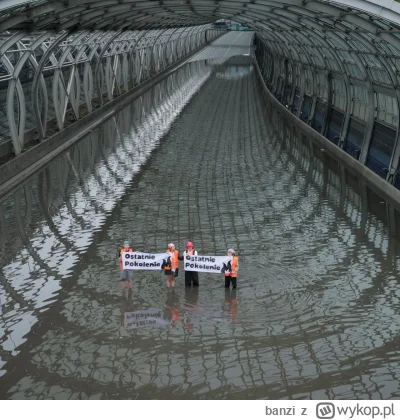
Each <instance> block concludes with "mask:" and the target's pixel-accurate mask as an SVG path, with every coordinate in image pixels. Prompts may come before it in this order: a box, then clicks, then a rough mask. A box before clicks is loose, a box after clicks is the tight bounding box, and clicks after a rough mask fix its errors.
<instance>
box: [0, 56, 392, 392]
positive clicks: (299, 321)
mask: <svg viewBox="0 0 400 420" xmlns="http://www.w3.org/2000/svg"><path fill="white" fill-rule="evenodd" d="M239 64H240V63H239ZM239 64H238V63H235V66H216V67H214V68H211V67H208V66H207V65H206V64H205V63H204V62H197V63H192V64H191V65H190V66H187V67H185V68H182V69H181V70H179V72H178V73H175V74H174V75H173V76H171V77H169V78H168V79H167V80H166V81H164V82H162V83H161V84H160V85H158V86H156V87H155V88H154V89H152V90H151V91H149V92H148V93H147V94H146V95H145V96H143V97H142V98H141V99H139V100H137V101H135V102H134V103H132V105H131V106H129V107H128V108H126V109H125V110H123V111H122V112H121V113H120V114H118V116H117V117H116V118H115V119H112V120H109V121H107V122H106V123H105V124H103V125H102V127H101V128H100V129H99V130H96V131H94V132H93V133H92V134H91V136H89V137H87V138H85V139H83V140H82V141H81V142H80V143H79V144H77V145H76V146H75V147H73V148H71V149H70V150H69V151H68V152H67V153H65V154H63V155H60V156H59V157H58V158H57V159H56V160H54V162H52V163H51V164H50V165H48V166H47V167H46V168H44V169H43V170H42V171H41V172H40V173H38V174H36V175H35V176H33V177H32V178H30V179H29V180H28V181H27V182H26V184H25V185H23V186H21V188H20V189H19V190H17V191H15V192H14V193H13V194H11V195H10V196H8V197H7V198H6V199H4V200H3V201H2V202H1V204H0V205H1V208H0V214H1V219H0V226H1V232H0V233H1V242H0V246H1V260H0V267H1V271H0V299H1V310H2V316H1V318H0V375H1V376H0V396H1V397H2V398H15V399H21V398H34V399H35V398H315V399H325V398H398V396H399V395H400V392H399V379H398V378H399V373H400V372H399V366H398V365H399V363H398V362H399V358H400V357H399V356H400V350H399V344H400V341H399V339H398V332H399V326H400V318H399V311H400V304H399V297H400V291H399V287H398V270H399V258H398V255H399V247H398V242H397V240H396V239H395V237H393V235H392V236H389V227H390V231H391V232H393V229H395V227H394V226H395V224H394V222H398V216H397V213H396V212H395V211H394V210H393V209H391V208H390V207H388V206H387V205H386V204H385V203H384V202H383V201H382V200H381V199H379V197H377V196H375V195H374V194H372V193H371V192H370V191H368V190H367V189H366V188H365V187H362V186H361V185H359V183H358V182H357V181H356V180H352V179H351V178H350V177H349V176H348V175H347V174H346V173H344V171H343V170H342V169H341V168H339V167H338V166H337V165H336V164H335V163H334V162H330V161H328V160H327V159H326V158H325V157H324V156H323V155H322V156H321V155H319V154H318V153H317V152H316V151H315V150H313V149H312V148H311V147H309V146H307V144H306V142H304V141H302V140H301V139H299V138H298V135H297V133H296V132H295V131H292V130H291V129H290V127H286V126H285V124H278V123H275V122H273V121H272V120H273V118H272V120H271V119H268V118H267V115H268V116H271V115H272V114H273V113H272V111H271V110H270V109H269V105H268V104H265V103H264V101H263V98H262V97H261V96H260V93H259V92H260V91H261V89H260V86H259V85H258V82H257V80H256V76H255V73H254V71H253V69H252V67H251V66H248V65H247V64H243V63H242V64H241V65H239ZM179 114H180V115H179ZM178 115H179V116H178ZM168 130H169V132H168V134H167V135H166V136H165V135H164V134H165V133H166V132H167V131H168ZM127 237H128V238H132V239H133V240H134V243H135V247H136V249H138V250H143V251H157V252H161V251H163V250H164V249H165V245H166V243H167V242H168V241H170V240H173V241H174V242H175V243H176V244H178V248H179V249H181V250H183V247H184V244H185V241H186V240H188V239H192V240H193V241H194V242H195V246H196V248H197V250H198V251H199V252H200V253H205V254H214V253H217V254H221V253H225V251H226V249H227V248H228V247H233V248H236V249H237V250H238V253H239V255H240V278H239V287H238V290H237V291H236V292H233V291H228V292H226V291H225V289H224V288H223V278H222V277H218V276H214V275H206V274H202V275H201V280H200V282H201V283H200V288H199V290H191V289H185V287H184V285H183V273H182V274H180V277H179V281H178V285H177V288H176V291H175V292H169V293H168V292H167V291H166V289H165V285H164V279H163V275H162V274H161V273H158V272H135V276H134V277H135V280H134V293H133V296H121V294H120V289H119V286H120V284H119V270H118V262H117V260H116V254H117V249H118V246H119V244H121V242H122V241H123V240H124V239H125V238H127ZM146 308H158V309H159V310H161V311H162V313H163V316H164V317H165V319H167V320H168V325H167V326H166V327H163V328H139V329H135V330H128V329H126V328H125V327H124V323H123V319H124V313H125V312H134V311H137V310H141V309H146Z"/></svg>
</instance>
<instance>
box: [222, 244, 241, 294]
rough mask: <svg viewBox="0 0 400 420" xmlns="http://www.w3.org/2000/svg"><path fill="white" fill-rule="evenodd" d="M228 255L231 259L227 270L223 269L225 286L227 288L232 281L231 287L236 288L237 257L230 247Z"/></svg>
mask: <svg viewBox="0 0 400 420" xmlns="http://www.w3.org/2000/svg"><path fill="white" fill-rule="evenodd" d="M228 256H229V257H232V260H231V261H230V262H229V265H228V270H225V288H226V289H229V287H230V285H231V282H232V289H236V284H237V276H238V273H239V258H238V257H237V256H236V251H235V250H234V249H232V248H230V249H228Z"/></svg>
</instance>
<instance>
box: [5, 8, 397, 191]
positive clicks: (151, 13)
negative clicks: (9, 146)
mask: <svg viewBox="0 0 400 420" xmlns="http://www.w3.org/2000/svg"><path fill="white" fill-rule="evenodd" d="M220 18H224V19H232V20H234V21H237V22H240V23H242V24H244V25H246V26H248V27H249V28H250V29H252V30H254V31H255V32H256V33H257V36H256V43H257V46H258V47H259V48H258V51H257V52H256V55H257V59H258V61H259V63H260V67H261V70H262V71H263V73H264V77H265V81H266V82H267V84H268V86H269V87H270V89H271V90H272V92H273V93H274V94H275V96H277V97H278V99H280V100H281V101H282V102H284V103H285V105H287V107H288V108H289V109H290V110H291V111H292V112H294V113H296V114H297V116H299V117H300V118H302V119H303V120H304V121H306V122H308V123H309V124H310V125H312V126H313V127H314V128H315V129H317V130H318V131H320V132H321V133H322V134H324V135H326V136H327V137H328V138H330V139H331V140H332V141H334V142H335V143H336V144H338V145H339V146H340V147H342V148H344V149H345V150H346V151H347V152H349V153H351V154H352V155H353V156H354V157H355V158H357V159H359V160H360V161H361V162H363V163H364V164H367V165H368V166H369V167H370V168H371V169H372V170H374V171H375V172H377V173H378V174H379V175H380V176H382V177H384V178H386V179H388V180H390V181H391V182H393V183H396V182H397V181H396V176H397V173H398V166H399V159H400V142H399V129H398V126H399V108H400V89H399V76H400V3H396V2H395V1H393V0H337V1H334V2H333V1H324V0H242V1H234V0H230V1H218V0H217V1H216V0H212V1H211V0H185V1H181V0H159V1H148V0H147V1H143V0H142V1H140V0H100V1H99V0H31V1H27V0H3V1H2V3H1V5H0V35H2V37H1V38H0V60H1V59H2V56H4V54H5V53H6V51H7V50H8V51H9V50H10V48H11V47H13V48H14V49H15V40H16V38H15V37H17V38H18V41H19V40H20V39H22V36H23V35H24V36H25V37H26V36H34V40H35V45H34V47H35V48H36V47H37V45H38V44H40V42H43V43H44V42H48V41H49V39H51V40H52V41H51V42H53V38H54V37H57V42H59V44H60V45H62V42H64V44H63V45H65V44H67V45H68V47H67V49H68V48H70V46H71V45H72V46H73V47H74V48H77V46H80V43H81V42H86V43H87V44H90V43H91V44H92V45H97V44H99V45H101V48H100V49H107V48H108V47H110V45H112V42H113V41H114V40H118V41H121V39H122V40H124V42H125V44H124V48H125V50H126V51H128V50H129V48H132V45H136V43H137V42H138V34H140V33H141V32H145V33H146V34H147V33H148V31H150V32H151V33H152V40H151V41H150V42H149V43H148V44H147V45H148V47H149V48H150V50H151V53H152V54H153V52H154V51H153V50H154V48H153V47H154V45H156V43H157V42H159V41H160V39H163V40H164V41H163V42H165V43H168V42H169V40H170V39H171V37H172V38H176V39H177V41H176V44H179V42H180V38H181V35H178V33H179V34H180V33H184V32H182V31H183V30H184V28H183V27H185V28H186V29H185V30H186V31H187V32H185V33H184V36H183V37H182V38H187V39H188V45H186V46H185V47H184V48H185V52H188V51H189V52H190V51H193V50H194V48H196V47H199V46H202V35H201V36H200V35H199V34H202V33H205V32H206V31H207V30H208V29H210V28H211V26H210V24H211V23H212V22H214V21H215V20H217V19H220ZM194 28H199V29H198V31H197V32H196V29H194ZM200 28H201V29H200ZM161 30H164V32H155V31H161ZM177 31H179V32H177ZM105 32H107V33H108V34H111V35H109V36H108V38H106V40H105V41H104V40H103V41H99V35H98V34H99V33H105ZM194 33H197V35H198V39H197V40H196V42H195V43H194V44H193V43H192V41H191V39H192V35H193V34H194ZM18 34H19V35H18ZM60 34H61V35H60ZM96 34H97V35H96ZM160 34H163V35H162V38H160V36H161V35H160ZM139 36H140V37H142V35H139ZM12 37H14V38H12ZM146 37H147V35H146V36H145V37H144V39H145V38H146ZM25 48H26V49H27V50H32V48H33V47H31V44H29V43H28V46H25ZM45 49H46V48H45ZM180 49H181V46H178V47H177V50H180ZM96 50H97V46H96V47H95V48H94V49H93V51H92V53H89V59H90V58H91V57H93V54H97V51H96ZM76 51H77V53H76V55H78V56H79V58H80V57H81V56H82V52H80V51H79V50H78V49H76ZM115 51H118V49H117V50H116V49H115V48H114V50H112V51H111V47H110V55H112V54H115ZM91 54H92V55H91ZM160 54H161V53H160ZM163 54H164V55H165V56H166V57H167V56H168V53H165V52H164V53H163ZM184 55H185V54H180V55H179V57H183V56H184ZM100 57H102V55H101V54H100ZM53 58H54V57H53ZM141 63H142V61H140V62H139V66H140V64H141ZM33 66H35V64H34V63H33ZM158 67H163V66H162V65H159V66H158ZM97 70H98V69H97ZM97 70H96V71H97ZM137 71H138V70H137ZM9 73H11V72H10V71H9ZM105 73H107V69H105ZM0 76H1V75H0ZM17 76H18V75H17ZM14 78H16V77H15V74H14ZM38 78H39V76H38V75H37V76H36V80H35V82H36V84H35V85H34V90H35V92H36V96H35V95H32V97H33V102H34V105H35V107H34V108H35V109H36V108H37V107H38V102H39V101H38V99H37V96H38V90H39V87H37V86H38V84H39V80H38ZM43 83H44V81H42V85H43ZM111 84H112V85H114V82H112V83H111ZM13 88H15V87H14V86H13ZM21 89H22V88H20V90H21ZM43 92H45V89H44V87H43ZM60 95H61V93H60ZM60 95H58V96H60ZM58 96H57V99H58ZM61 96H62V95H61ZM67 96H68V98H69V97H70V96H71V95H70V94H69V92H67ZM111 96H112V95H111ZM35 98H36V99H35ZM11 100H12V98H9V112H8V114H9V115H8V122H9V125H10V131H11V135H12V137H13V143H14V151H16V153H18V149H20V148H21V147H23V146H21V145H20V144H19V143H21V136H22V134H23V133H22V131H23V130H22V128H23V127H21V124H22V123H21V118H17V117H16V116H15V115H14V111H13V110H12V108H13V106H12V105H11ZM35 101H36V102H35ZM75 102H77V101H75ZM87 107H88V108H90V107H91V105H90V101H88V105H87ZM64 108H65V107H64ZM72 110H73V111H75V116H76V117H77V118H78V117H79V115H78V114H79V113H78V111H77V105H76V104H75V107H74V106H73V104H72ZM35 112H36V111H35ZM335 112H336V113H335ZM63 113H64V114H65V112H64V110H63V109H61V110H58V117H57V118H58V126H59V127H58V128H62V126H63V117H64V116H63ZM36 114H37V115H36V116H35V118H36V125H37V127H38V131H39V137H40V139H42V138H44V137H45V134H46V133H45V131H46V130H45V129H44V131H43V127H42V126H41V125H40V124H41V123H40V121H43V120H44V119H45V116H43V115H38V113H37V112H36ZM319 114H321V115H322V116H321V115H320V116H318V115H319ZM22 115H23V113H22ZM0 117H1V116H0ZM332 119H333V120H335V121H336V122H335V121H334V122H332ZM377 122H379V123H380V124H383V128H381V127H380V126H377V124H376V123H377ZM0 123H1V121H0ZM22 125H23V124H22ZM42 125H43V124H42ZM377 129H379V130H380V132H379V135H378V137H387V138H388V141H387V142H386V143H384V144H378V143H379V141H378V143H377V144H374V130H377ZM387 129H388V130H389V131H387ZM18 142H19V143H18ZM22 143H23V142H22ZM375 143H376V142H375ZM374 148H375V149H376V153H375V152H374ZM371 150H372V152H373V153H372V154H371ZM398 182H399V184H400V180H399V181H398Z"/></svg>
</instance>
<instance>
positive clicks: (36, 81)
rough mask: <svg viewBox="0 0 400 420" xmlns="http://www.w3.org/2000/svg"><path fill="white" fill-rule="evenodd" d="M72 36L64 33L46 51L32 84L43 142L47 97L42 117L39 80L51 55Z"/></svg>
mask: <svg viewBox="0 0 400 420" xmlns="http://www.w3.org/2000/svg"><path fill="white" fill-rule="evenodd" d="M69 35H70V33H69V32H64V33H62V34H61V35H60V36H59V37H58V38H57V39H56V40H55V41H54V42H53V43H52V44H51V45H50V46H49V48H48V49H47V50H46V52H45V53H44V54H43V57H42V59H41V60H40V63H39V66H38V68H37V70H36V73H35V76H34V78H33V83H32V103H33V109H34V115H35V119H36V127H37V131H38V134H39V140H40V141H42V140H44V138H45V137H46V123H47V96H46V95H44V98H43V99H44V101H45V103H44V107H43V108H44V109H43V115H40V110H39V79H40V77H41V76H42V71H43V68H44V66H45V64H46V63H47V61H48V60H49V57H50V55H51V54H52V53H53V51H54V49H55V48H57V47H58V46H59V45H60V44H61V43H62V42H63V41H64V40H65V39H67V38H68V36H69Z"/></svg>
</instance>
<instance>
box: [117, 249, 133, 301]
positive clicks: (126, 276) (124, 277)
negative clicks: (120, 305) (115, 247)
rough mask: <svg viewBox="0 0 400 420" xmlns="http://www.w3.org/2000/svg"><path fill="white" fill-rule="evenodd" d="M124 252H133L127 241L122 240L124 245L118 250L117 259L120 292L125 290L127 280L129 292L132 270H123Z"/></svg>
mask: <svg viewBox="0 0 400 420" xmlns="http://www.w3.org/2000/svg"><path fill="white" fill-rule="evenodd" d="M125 252H133V248H131V247H130V246H129V241H125V242H124V247H123V248H121V249H120V250H119V254H118V260H119V268H120V270H121V275H120V280H121V292H122V293H124V292H125V282H126V281H127V282H128V286H129V292H130V293H131V292H132V290H133V286H132V277H133V271H132V270H124V267H123V265H122V254H123V253H125Z"/></svg>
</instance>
